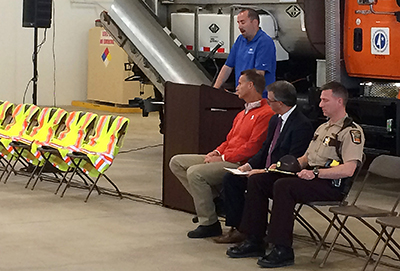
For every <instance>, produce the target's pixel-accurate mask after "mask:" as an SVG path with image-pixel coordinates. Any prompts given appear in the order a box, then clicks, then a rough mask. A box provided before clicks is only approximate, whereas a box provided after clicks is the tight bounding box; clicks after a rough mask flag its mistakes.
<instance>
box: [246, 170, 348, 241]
mask: <svg viewBox="0 0 400 271" xmlns="http://www.w3.org/2000/svg"><path fill="white" fill-rule="evenodd" d="M255 176H256V175H255ZM266 176H267V178H265V179H264V180H263V179H262V178H257V179H254V180H251V179H252V178H249V180H248V185H247V195H246V205H245V209H244V214H243V221H242V226H243V228H244V229H243V230H244V232H245V233H247V234H249V235H252V236H255V237H257V238H263V237H264V236H265V231H266V222H265V221H266V210H267V208H268V197H270V198H271V197H272V198H273V206H272V210H271V218H270V221H269V226H268V237H267V240H268V242H269V243H272V244H274V245H282V246H287V247H291V246H292V243H293V226H294V215H293V212H294V208H295V205H296V204H297V203H307V202H312V201H338V200H341V199H342V198H343V195H342V193H341V191H340V190H339V189H338V188H335V187H333V186H332V182H331V180H327V179H319V178H316V179H313V180H310V181H307V180H303V179H300V178H298V177H286V176H283V175H281V174H268V175H266ZM245 219H250V220H248V221H246V223H245ZM260 224H262V225H263V227H262V226H261V225H260ZM242 226H241V227H242Z"/></svg>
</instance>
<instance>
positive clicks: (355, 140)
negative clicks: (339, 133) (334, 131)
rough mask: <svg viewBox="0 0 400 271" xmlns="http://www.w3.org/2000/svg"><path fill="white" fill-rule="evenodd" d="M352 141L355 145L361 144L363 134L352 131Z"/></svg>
mask: <svg viewBox="0 0 400 271" xmlns="http://www.w3.org/2000/svg"><path fill="white" fill-rule="evenodd" d="M350 135H351V141H353V143H355V144H361V132H360V131H359V130H350Z"/></svg>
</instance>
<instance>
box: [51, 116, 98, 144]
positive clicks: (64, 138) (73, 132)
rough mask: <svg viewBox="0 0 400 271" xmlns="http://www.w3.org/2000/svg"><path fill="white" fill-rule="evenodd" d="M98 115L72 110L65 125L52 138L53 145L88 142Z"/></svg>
mask: <svg viewBox="0 0 400 271" xmlns="http://www.w3.org/2000/svg"><path fill="white" fill-rule="evenodd" d="M98 117H99V116H98V115H97V114H94V113H91V112H82V111H73V112H71V113H70V114H69V116H68V118H67V120H66V121H65V127H64V128H63V129H62V131H60V132H59V133H58V135H57V136H56V137H54V138H53V139H52V140H51V142H50V145H52V146H53V147H71V148H78V147H80V146H81V145H82V144H83V143H84V142H87V140H88V138H89V135H91V131H92V130H93V128H94V127H95V124H96V121H97V119H98Z"/></svg>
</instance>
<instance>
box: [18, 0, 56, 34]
mask: <svg viewBox="0 0 400 271" xmlns="http://www.w3.org/2000/svg"><path fill="white" fill-rule="evenodd" d="M51 6H52V0H24V3H23V15H22V26H23V27H37V28H50V25H51Z"/></svg>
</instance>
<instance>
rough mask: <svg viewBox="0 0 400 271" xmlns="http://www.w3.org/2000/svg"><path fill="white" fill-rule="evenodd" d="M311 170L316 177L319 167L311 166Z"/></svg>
mask: <svg viewBox="0 0 400 271" xmlns="http://www.w3.org/2000/svg"><path fill="white" fill-rule="evenodd" d="M312 172H313V173H314V175H315V177H316V178H317V177H318V174H319V169H318V168H317V167H315V168H313V170H312Z"/></svg>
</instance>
